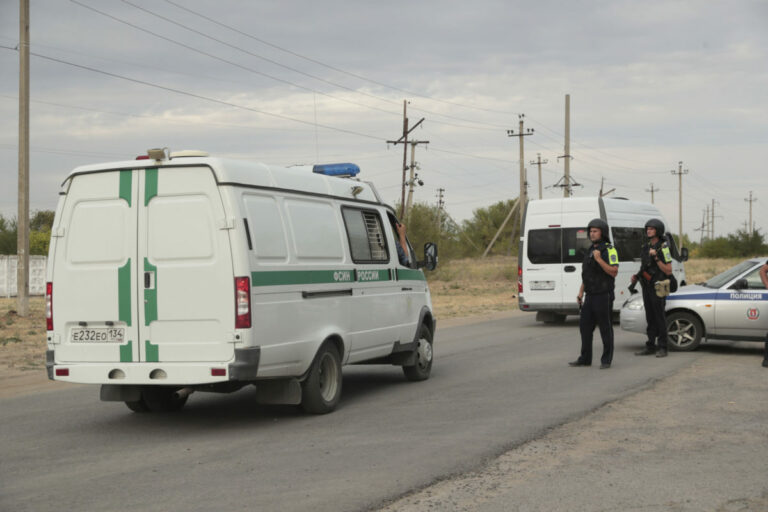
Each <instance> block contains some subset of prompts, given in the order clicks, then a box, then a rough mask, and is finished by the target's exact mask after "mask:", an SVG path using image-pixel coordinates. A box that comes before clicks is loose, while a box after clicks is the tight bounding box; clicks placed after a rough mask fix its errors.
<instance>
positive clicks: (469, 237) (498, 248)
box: [0, 199, 768, 260]
mask: <svg viewBox="0 0 768 512" xmlns="http://www.w3.org/2000/svg"><path fill="white" fill-rule="evenodd" d="M515 202H516V199H509V200H506V201H499V202H497V203H494V204H492V205H490V206H488V207H484V208H477V209H476V210H474V211H473V212H472V217H471V218H470V219H466V220H463V221H461V222H460V223H459V222H456V221H455V220H453V219H452V218H451V216H450V215H448V213H447V212H445V211H444V210H440V209H438V207H437V206H436V205H430V204H427V203H425V202H417V203H415V204H414V205H413V206H412V208H411V211H410V212H409V214H408V217H407V218H406V219H404V222H405V224H406V226H407V228H408V238H409V240H410V241H411V243H412V244H413V246H414V248H415V249H416V253H417V255H418V256H419V257H421V255H422V254H423V249H422V248H423V246H424V244H425V243H426V242H435V243H437V244H438V247H439V253H440V258H441V259H443V260H446V259H456V258H476V257H479V256H482V254H483V252H485V250H486V248H487V247H488V244H490V242H491V240H493V237H494V236H495V235H496V232H497V231H498V230H499V227H501V225H502V224H503V223H504V219H505V218H506V217H507V215H508V214H509V212H510V210H511V209H512V208H513V207H514V205H515ZM53 216H54V212H53V211H52V210H40V211H36V212H34V213H33V214H32V215H31V217H30V222H29V227H30V233H29V252H30V254H36V255H43V256H46V255H48V245H49V242H50V239H51V227H52V226H53ZM519 228H520V224H519V221H516V219H515V218H512V219H510V220H509V222H507V224H506V225H505V226H504V229H503V230H502V231H501V233H500V234H499V236H498V238H497V239H496V242H495V243H494V245H493V247H492V248H491V250H490V251H489V253H488V254H489V255H506V256H516V255H517V250H518V240H519V238H520V229H519ZM16 240H17V222H16V219H15V218H6V217H3V216H2V215H0V254H16ZM684 245H685V247H688V250H689V253H690V255H691V257H694V258H695V257H699V258H749V257H752V256H762V255H766V254H768V245H766V243H765V236H764V235H763V234H762V233H761V232H760V230H759V229H756V230H755V231H754V232H752V233H749V232H748V231H745V230H738V231H736V233H731V234H728V235H725V236H722V237H718V238H715V239H711V240H703V241H701V242H700V243H697V242H692V241H691V240H689V239H688V237H687V236H686V237H684Z"/></svg>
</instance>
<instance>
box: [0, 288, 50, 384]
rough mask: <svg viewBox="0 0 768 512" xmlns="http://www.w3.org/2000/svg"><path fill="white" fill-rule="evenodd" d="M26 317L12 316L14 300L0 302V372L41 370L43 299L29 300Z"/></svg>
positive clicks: (43, 347) (43, 357)
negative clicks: (28, 312)
mask: <svg viewBox="0 0 768 512" xmlns="http://www.w3.org/2000/svg"><path fill="white" fill-rule="evenodd" d="M29 309H30V315H29V316H27V317H20V316H19V315H17V314H16V299H15V298H13V299H5V298H3V299H0V371H2V370H4V369H7V370H8V371H10V372H23V371H28V370H40V369H43V368H45V349H46V342H45V299H44V298H43V297H32V298H30V300H29Z"/></svg>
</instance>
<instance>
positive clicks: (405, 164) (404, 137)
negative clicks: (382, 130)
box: [387, 100, 424, 219]
mask: <svg viewBox="0 0 768 512" xmlns="http://www.w3.org/2000/svg"><path fill="white" fill-rule="evenodd" d="M407 109H408V100H403V135H401V136H400V138H399V139H397V140H388V141H387V144H394V145H395V146H397V145H398V144H402V145H403V180H402V185H401V187H400V192H401V193H400V218H401V219H402V218H403V215H404V214H405V173H406V172H407V171H408V134H409V133H411V132H412V131H413V130H414V129H415V128H416V127H417V126H419V125H420V124H421V123H422V121H424V118H423V117H422V118H421V119H420V120H419V122H418V123H416V124H415V125H413V127H412V128H410V129H409V128H408V115H407V112H408V110H407Z"/></svg>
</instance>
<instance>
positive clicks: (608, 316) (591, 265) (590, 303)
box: [568, 219, 619, 369]
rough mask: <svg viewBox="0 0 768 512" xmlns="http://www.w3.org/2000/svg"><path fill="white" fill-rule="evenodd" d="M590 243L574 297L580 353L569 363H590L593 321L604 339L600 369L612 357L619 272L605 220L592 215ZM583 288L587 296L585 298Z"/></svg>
mask: <svg viewBox="0 0 768 512" xmlns="http://www.w3.org/2000/svg"><path fill="white" fill-rule="evenodd" d="M587 230H588V231H589V240H590V241H591V242H592V245H591V246H590V247H589V250H588V251H587V254H586V255H585V256H584V263H582V266H581V288H580V289H579V295H578V297H577V299H578V301H579V305H580V306H581V316H580V318H579V331H580V332H581V355H579V358H578V359H576V360H575V361H573V362H570V363H568V364H569V365H570V366H590V365H591V364H592V335H593V334H594V332H595V325H599V326H600V337H601V338H602V339H603V355H602V357H601V358H600V369H606V368H610V367H611V361H612V360H613V318H612V315H613V299H614V297H615V296H614V293H613V287H614V279H615V278H616V274H618V273H619V256H618V253H617V252H616V249H614V248H613V246H612V245H611V244H610V239H609V238H608V224H607V223H606V222H605V221H604V220H602V219H592V221H590V223H589V225H588V226H587ZM585 292H586V294H587V298H586V300H583V299H584V293H585Z"/></svg>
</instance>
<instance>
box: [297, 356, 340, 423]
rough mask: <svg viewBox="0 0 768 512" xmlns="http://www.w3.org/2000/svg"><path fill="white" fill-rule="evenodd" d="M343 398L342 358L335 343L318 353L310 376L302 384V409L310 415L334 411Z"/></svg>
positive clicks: (310, 370)
mask: <svg viewBox="0 0 768 512" xmlns="http://www.w3.org/2000/svg"><path fill="white" fill-rule="evenodd" d="M340 398H341V356H339V351H338V349H337V348H336V346H335V345H334V344H333V343H330V342H326V343H324V344H323V346H322V347H320V350H318V351H317V355H316V356H315V360H314V361H313V362H312V366H311V367H310V369H309V375H308V376H307V378H306V380H305V381H304V382H302V384H301V407H302V408H303V409H304V410H305V411H306V412H308V413H312V414H326V413H329V412H331V411H333V410H334V409H335V408H336V405H337V404H338V403H339V399H340Z"/></svg>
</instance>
